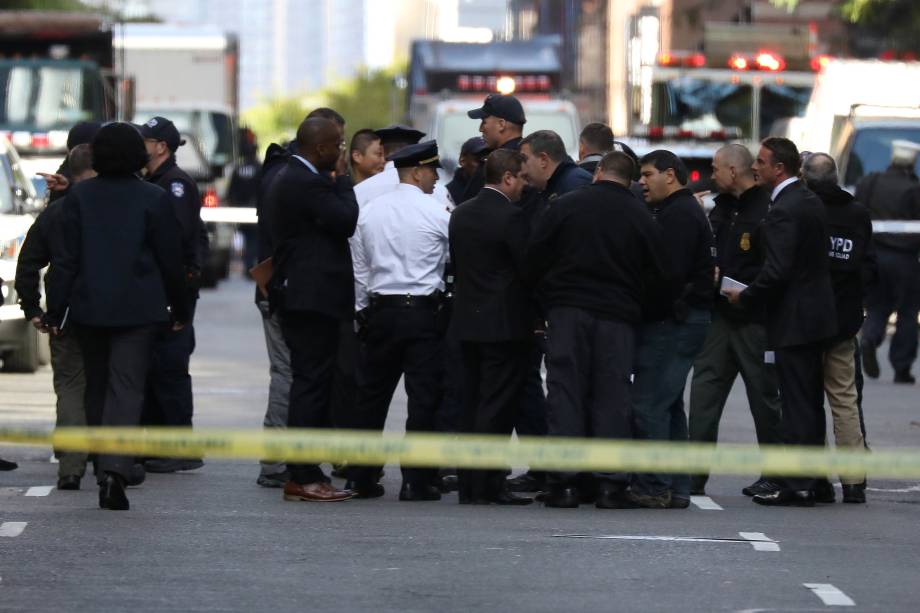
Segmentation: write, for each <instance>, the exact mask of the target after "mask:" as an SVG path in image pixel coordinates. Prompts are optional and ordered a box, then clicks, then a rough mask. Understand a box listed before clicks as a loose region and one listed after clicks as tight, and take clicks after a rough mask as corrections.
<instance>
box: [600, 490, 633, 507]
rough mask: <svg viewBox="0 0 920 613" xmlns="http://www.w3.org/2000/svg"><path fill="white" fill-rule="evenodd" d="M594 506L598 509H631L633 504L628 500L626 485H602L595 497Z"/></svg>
mask: <svg viewBox="0 0 920 613" xmlns="http://www.w3.org/2000/svg"><path fill="white" fill-rule="evenodd" d="M594 506H595V507H597V508H598V509H631V508H632V505H631V504H629V503H628V502H627V501H626V486H612V485H601V486H599V487H598V489H597V496H596V497H595V498H594Z"/></svg>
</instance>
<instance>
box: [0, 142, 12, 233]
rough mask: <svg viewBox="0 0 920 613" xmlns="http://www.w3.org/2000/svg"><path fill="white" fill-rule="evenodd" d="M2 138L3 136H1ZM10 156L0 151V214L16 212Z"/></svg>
mask: <svg viewBox="0 0 920 613" xmlns="http://www.w3.org/2000/svg"><path fill="white" fill-rule="evenodd" d="M0 138H3V137H2V136H0ZM8 162H9V158H7V156H6V154H5V153H0V215H7V214H10V213H14V212H15V207H14V204H15V203H14V201H13V176H12V174H11V169H10V165H9V163H8Z"/></svg>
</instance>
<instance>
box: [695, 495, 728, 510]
mask: <svg viewBox="0 0 920 613" xmlns="http://www.w3.org/2000/svg"><path fill="white" fill-rule="evenodd" d="M690 502H692V503H693V504H695V505H696V506H698V507H699V508H701V509H703V510H704V511H724V510H725V509H723V508H722V507H721V506H719V504H718V503H717V502H716V501H715V500H713V499H712V498H710V497H709V496H690Z"/></svg>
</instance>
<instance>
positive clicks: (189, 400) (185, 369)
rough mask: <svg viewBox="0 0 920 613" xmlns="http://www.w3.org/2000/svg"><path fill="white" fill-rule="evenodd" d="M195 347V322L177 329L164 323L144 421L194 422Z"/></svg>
mask: <svg viewBox="0 0 920 613" xmlns="http://www.w3.org/2000/svg"><path fill="white" fill-rule="evenodd" d="M194 351H195V326H194V325H193V324H191V323H189V324H188V325H186V326H185V327H184V328H182V329H181V330H179V331H176V332H174V331H173V330H172V328H171V327H169V326H161V327H160V328H159V329H158V330H157V333H156V336H155V338H154V341H153V353H152V354H151V357H150V372H149V373H148V375H147V394H146V402H145V406H144V416H143V423H144V424H146V425H153V426H175V427H182V426H189V427H190V426H191V425H192V413H193V412H194V401H193V397H192V376H191V375H190V374H189V366H190V364H191V359H192V353H193V352H194Z"/></svg>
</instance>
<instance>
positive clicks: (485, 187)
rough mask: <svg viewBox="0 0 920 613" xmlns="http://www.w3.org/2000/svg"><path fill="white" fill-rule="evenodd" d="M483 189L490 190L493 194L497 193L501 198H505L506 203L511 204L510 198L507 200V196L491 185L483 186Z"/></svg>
mask: <svg viewBox="0 0 920 613" xmlns="http://www.w3.org/2000/svg"><path fill="white" fill-rule="evenodd" d="M483 189H491V190H492V191H493V192H498V193H499V194H501V195H502V196H504V197H505V200H507V201H508V202H511V198H509V197H508V196H507V195H505V194H504V193H503V192H502V191H501V190H500V189H495V188H494V187H492V186H491V185H484V186H483Z"/></svg>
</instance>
